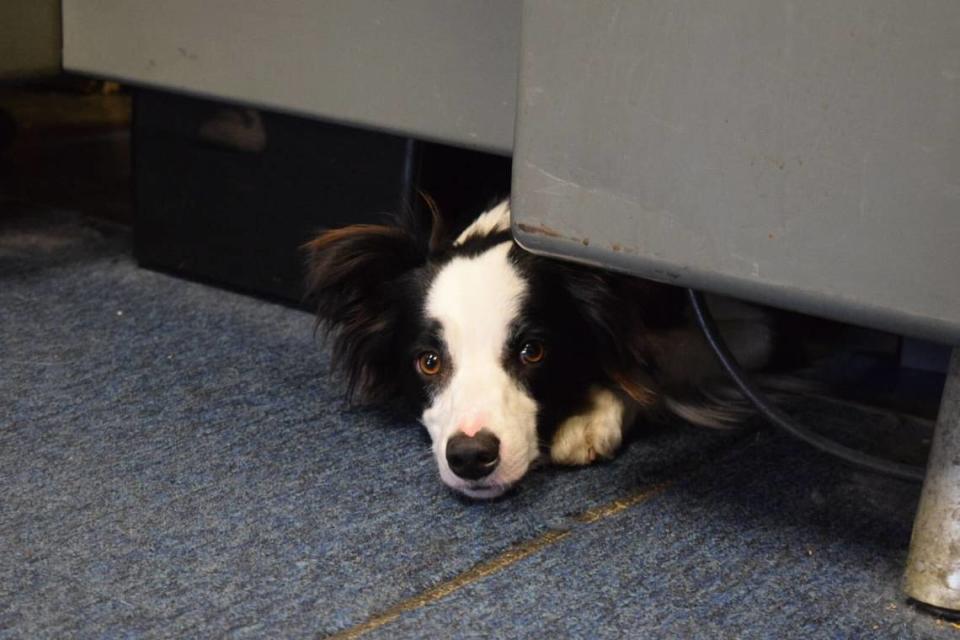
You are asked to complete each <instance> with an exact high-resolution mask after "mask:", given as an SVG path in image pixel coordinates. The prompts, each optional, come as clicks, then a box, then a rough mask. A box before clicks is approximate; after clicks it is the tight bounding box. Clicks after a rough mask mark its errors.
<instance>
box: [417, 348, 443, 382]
mask: <svg viewBox="0 0 960 640" xmlns="http://www.w3.org/2000/svg"><path fill="white" fill-rule="evenodd" d="M440 367H441V362H440V354H439V353H437V352H436V351H424V352H423V353H421V354H420V355H419V356H417V370H418V371H419V372H420V373H422V374H423V375H425V376H435V375H437V374H438V373H440Z"/></svg>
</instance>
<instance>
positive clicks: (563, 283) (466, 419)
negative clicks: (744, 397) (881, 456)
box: [305, 200, 773, 499]
mask: <svg viewBox="0 0 960 640" xmlns="http://www.w3.org/2000/svg"><path fill="white" fill-rule="evenodd" d="M432 211H433V214H434V215H433V217H432V221H430V222H429V223H428V224H422V223H416V222H415V221H414V222H411V221H410V220H407V221H403V220H401V221H398V222H397V223H395V224H385V225H376V224H363V225H353V226H349V227H345V228H341V229H334V230H329V231H326V232H323V233H321V234H320V235H318V236H317V237H316V238H315V239H313V240H312V241H310V242H309V243H308V244H307V245H306V247H305V248H306V250H307V253H308V265H307V270H308V274H307V289H308V291H309V295H310V296H311V297H312V298H313V300H314V301H315V302H316V309H317V316H318V322H320V323H322V324H323V325H324V326H325V327H326V330H327V331H328V332H329V333H330V335H331V336H332V338H333V345H332V346H333V350H332V351H333V358H334V362H335V363H337V364H339V365H340V366H341V367H342V369H343V371H344V372H345V374H346V377H347V392H348V394H349V395H350V397H352V398H355V399H361V400H364V401H370V402H380V403H394V404H395V405H396V406H399V407H403V408H405V409H406V410H408V411H412V412H413V413H414V415H416V416H417V417H419V420H420V422H421V423H422V424H423V425H424V427H426V430H427V432H428V433H429V435H430V438H431V440H432V451H433V454H434V456H435V458H436V463H437V468H438V469H439V475H440V478H441V480H442V481H443V482H444V483H445V484H446V485H448V486H449V487H450V488H452V489H453V490H455V491H457V492H459V493H461V494H464V495H466V496H469V497H471V498H477V499H489V498H495V497H498V496H500V495H502V494H503V493H505V492H506V491H508V490H509V489H511V488H512V487H515V486H516V485H517V483H518V482H520V480H521V479H522V478H523V477H524V475H525V474H526V473H527V472H528V470H530V469H531V468H532V467H533V466H534V465H535V464H536V463H537V462H538V461H541V460H549V461H550V462H552V463H554V464H558V465H586V464H590V463H592V462H594V461H597V460H602V459H606V458H610V457H612V456H614V454H615V453H616V452H617V450H618V449H619V448H620V446H621V444H622V443H623V441H624V437H625V435H626V434H627V430H628V429H629V428H630V427H631V426H632V425H633V424H634V423H637V422H642V420H638V418H643V417H646V418H647V419H651V420H652V419H656V416H658V415H662V414H663V413H664V412H669V413H672V414H675V415H678V416H680V417H682V418H684V419H685V420H687V421H689V422H692V423H695V424H699V425H704V426H712V427H719V426H729V425H733V424H736V423H738V422H739V421H740V420H742V419H743V417H744V415H745V411H744V410H743V405H742V403H738V402H737V401H736V400H723V399H720V396H718V395H717V394H715V393H713V392H712V391H711V389H714V388H716V384H717V383H718V381H719V380H721V379H722V372H721V370H720V368H719V365H718V364H717V363H716V361H715V358H714V356H713V354H712V352H711V351H710V350H709V348H708V346H707V344H706V342H705V341H704V340H703V338H702V337H701V336H700V333H699V331H698V330H697V329H696V328H695V327H694V326H693V324H692V321H691V317H690V313H689V309H688V308H687V305H686V300H685V297H684V295H683V291H682V290H680V289H678V288H675V287H672V286H669V285H665V284H660V283H656V282H652V281H648V280H642V279H639V278H634V277H630V276H626V275H622V274H617V273H612V272H607V271H603V270H599V269H596V268H592V267H588V266H583V265H579V264H574V263H569V262H565V261H559V260H556V259H551V258H546V257H541V256H537V255H533V254H531V253H528V252H527V251H525V250H523V249H522V248H521V247H520V246H518V245H517V244H516V243H515V242H514V241H513V239H512V236H511V234H510V203H509V201H508V200H505V201H502V202H499V203H498V204H496V206H493V207H492V208H490V209H489V210H487V211H485V212H483V213H482V214H480V215H479V216H478V217H476V219H475V220H473V222H472V223H471V224H469V226H467V227H466V229H464V230H463V231H462V232H461V233H459V234H458V235H456V237H454V238H452V239H448V238H445V233H444V230H443V221H442V218H441V216H440V215H439V214H438V212H437V211H436V210H435V209H433V210H432ZM426 226H429V227H430V228H429V229H424V227H426ZM710 306H711V309H712V311H713V313H714V315H715V318H716V320H717V323H718V326H719V327H720V330H721V333H722V334H723V335H724V337H725V338H726V340H727V342H728V345H729V346H730V348H731V351H732V352H733V353H734V354H735V355H736V357H737V358H738V359H739V360H740V362H741V364H742V365H743V366H744V367H746V368H751V369H756V368H759V367H762V366H763V365H764V364H765V363H766V362H768V360H769V358H770V356H771V351H772V343H773V339H772V333H773V330H772V328H771V323H770V320H769V317H768V314H767V313H765V312H764V311H763V310H761V309H759V308H756V307H752V306H748V305H745V304H742V303H737V302H733V301H729V300H723V299H711V300H710Z"/></svg>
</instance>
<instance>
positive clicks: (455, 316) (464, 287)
mask: <svg viewBox="0 0 960 640" xmlns="http://www.w3.org/2000/svg"><path fill="white" fill-rule="evenodd" d="M511 246H513V243H512V242H510V241H507V242H502V243H500V244H498V245H496V246H495V247H493V248H492V249H488V250H487V251H485V252H484V253H481V254H479V255H477V256H473V257H467V256H464V257H459V258H454V259H453V260H451V261H450V262H449V263H448V264H447V265H446V266H445V267H444V268H443V269H442V270H441V271H440V273H439V274H437V277H436V278H435V279H434V281H433V284H432V285H431V287H430V292H429V293H428V294H427V307H426V311H427V316H428V317H431V318H434V319H436V320H438V321H439V322H440V326H441V328H442V330H443V340H444V342H445V343H446V345H447V349H448V350H449V351H450V354H451V355H452V356H453V360H454V364H455V366H456V365H457V364H461V365H465V364H467V363H468V362H469V361H470V360H473V359H477V358H484V359H485V358H489V357H490V356H491V355H494V356H495V357H496V358H497V359H498V360H499V356H500V354H501V352H502V350H503V346H504V344H506V340H507V333H508V331H509V329H510V324H511V323H512V322H513V320H514V319H515V318H516V317H517V314H518V313H519V311H520V303H521V302H522V300H523V296H524V295H525V293H526V283H525V282H524V281H523V279H522V278H521V277H520V275H519V274H518V273H517V271H516V269H514V267H513V265H512V264H511V263H510V258H509V255H508V254H509V252H510V247H511Z"/></svg>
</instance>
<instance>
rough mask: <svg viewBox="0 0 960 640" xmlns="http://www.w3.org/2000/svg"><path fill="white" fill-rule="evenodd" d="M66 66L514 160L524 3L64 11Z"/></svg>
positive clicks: (376, 2)
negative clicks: (399, 134) (484, 152)
mask: <svg viewBox="0 0 960 640" xmlns="http://www.w3.org/2000/svg"><path fill="white" fill-rule="evenodd" d="M63 24H64V66H65V67H66V68H67V69H69V70H71V71H77V72H82V73H90V74H95V75H100V76H106V77H112V78H118V79H121V80H125V81H128V82H134V83H143V84H147V85H152V86H157V87H164V88H170V89H176V90H181V91H188V92H194V93H198V94H204V95H210V96H215V97H218V98H226V99H231V100H237V101H241V102H246V103H250V104H254V105H262V106H265V107H270V108H274V109H280V110H285V111H290V112H295V113H299V114H305V115H312V116H319V117H323V118H328V119H333V120H337V121H342V122H346V123H351V124H356V125H363V126H369V127H375V128H380V129H386V130H390V131H395V132H400V133H404V134H408V135H413V136H418V137H421V138H425V139H432V140H439V141H443V142H451V143H455V144H458V145H463V146H468V147H475V148H480V149H489V150H493V151H497V152H500V153H509V152H510V150H511V149H512V144H513V124H514V112H515V103H516V69H517V60H518V49H519V30H520V4H519V3H518V2H516V1H515V0H484V1H483V2H477V1H475V0H404V1H403V2H392V1H390V0H362V1H359V2H358V1H356V0H327V1H324V2H316V1H315V0H283V1H267V0H244V1H237V0H202V1H198V0H163V1H162V2H157V1H156V0H64V2H63Z"/></svg>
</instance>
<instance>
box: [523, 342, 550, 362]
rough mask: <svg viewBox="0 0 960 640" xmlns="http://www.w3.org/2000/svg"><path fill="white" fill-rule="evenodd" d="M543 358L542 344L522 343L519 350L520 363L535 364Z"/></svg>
mask: <svg viewBox="0 0 960 640" xmlns="http://www.w3.org/2000/svg"><path fill="white" fill-rule="evenodd" d="M543 356H544V350H543V343H541V342H537V341H536V340H531V341H530V342H526V343H524V345H523V348H521V349H520V362H522V363H523V364H537V363H538V362H540V361H541V360H543Z"/></svg>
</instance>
